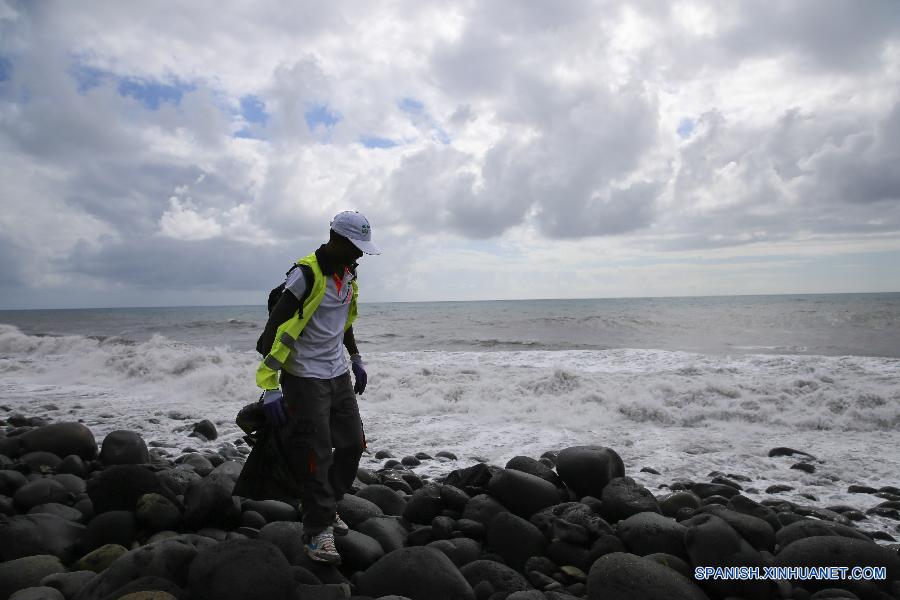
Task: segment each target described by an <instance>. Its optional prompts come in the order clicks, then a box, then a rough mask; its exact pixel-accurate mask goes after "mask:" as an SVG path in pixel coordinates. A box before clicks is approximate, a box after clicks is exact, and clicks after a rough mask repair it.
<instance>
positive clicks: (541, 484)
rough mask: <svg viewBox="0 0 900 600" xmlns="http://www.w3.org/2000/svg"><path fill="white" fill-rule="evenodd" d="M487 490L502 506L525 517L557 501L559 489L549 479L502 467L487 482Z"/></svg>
mask: <svg viewBox="0 0 900 600" xmlns="http://www.w3.org/2000/svg"><path fill="white" fill-rule="evenodd" d="M488 492H489V493H490V494H491V495H492V496H494V498H496V499H497V500H498V501H499V502H500V503H501V504H502V505H503V506H505V507H507V508H509V510H511V511H512V512H514V513H515V514H517V515H518V516H520V517H524V518H526V519H528V518H530V517H531V515H533V514H534V513H536V512H537V511H539V510H541V509H544V508H547V507H548V506H553V505H555V504H558V503H559V500H560V498H559V491H558V489H557V487H556V486H554V485H553V484H552V483H550V482H549V481H547V480H545V479H542V478H540V477H538V476H536V475H530V474H528V473H525V472H523V471H516V470H514V469H503V470H502V471H500V472H499V473H497V474H495V475H494V476H493V477H492V478H491V480H490V482H489V483H488Z"/></svg>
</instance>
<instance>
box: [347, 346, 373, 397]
mask: <svg viewBox="0 0 900 600" xmlns="http://www.w3.org/2000/svg"><path fill="white" fill-rule="evenodd" d="M350 368H352V369H353V379H355V380H356V383H355V384H353V391H354V393H357V394H362V393H363V392H364V391H366V383H367V382H368V381H369V376H368V375H366V369H365V363H363V359H362V356H360V355H359V354H354V355H353V356H351V357H350Z"/></svg>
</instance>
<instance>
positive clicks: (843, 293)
mask: <svg viewBox="0 0 900 600" xmlns="http://www.w3.org/2000/svg"><path fill="white" fill-rule="evenodd" d="M880 294H900V290H898V291H879V292H785V293H776V294H702V295H690V294H688V295H667V296H602V297H600V296H587V297H577V298H493V299H469V300H379V301H371V302H365V304H440V303H460V302H549V301H560V300H562V301H567V302H571V301H584V300H667V299H684V298H758V297H763V296H867V295H868V296H875V295H880ZM228 306H242V307H243V306H257V305H256V304H159V305H151V306H65V307H54V308H0V312H21V311H38V310H48V311H49V310H125V309H152V308H223V307H228ZM258 306H259V307H260V308H263V307H264V306H265V304H263V303H260V304H259V305H258Z"/></svg>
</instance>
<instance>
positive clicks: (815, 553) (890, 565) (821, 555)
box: [774, 536, 900, 599]
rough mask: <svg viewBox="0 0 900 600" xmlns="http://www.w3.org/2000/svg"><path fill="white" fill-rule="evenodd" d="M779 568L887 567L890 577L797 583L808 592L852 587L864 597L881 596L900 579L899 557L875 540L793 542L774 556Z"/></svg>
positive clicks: (832, 538)
mask: <svg viewBox="0 0 900 600" xmlns="http://www.w3.org/2000/svg"><path fill="white" fill-rule="evenodd" d="M774 566H776V567H801V566H802V567H808V566H809V567H848V568H853V567H884V568H885V569H886V571H887V579H886V580H884V581H880V580H868V581H852V580H850V579H849V578H848V579H846V580H840V581H828V580H809V581H802V582H795V584H796V585H799V586H801V587H803V588H805V589H806V590H807V591H809V592H815V591H817V590H821V589H824V588H841V589H846V590H850V591H851V592H853V593H854V594H856V595H857V596H859V597H860V598H862V599H869V598H872V599H875V598H880V597H881V596H880V595H879V593H880V592H884V593H890V591H891V590H890V587H889V586H890V582H892V581H894V580H896V579H900V557H898V555H897V553H896V552H892V551H890V550H888V549H887V548H882V547H881V546H879V545H878V544H876V543H875V542H872V541H863V540H857V539H851V538H845V537H833V536H822V537H810V538H804V539H802V540H797V541H796V542H794V543H792V544H790V545H789V546H788V547H787V548H784V549H783V550H781V551H780V552H779V553H778V554H777V555H776V556H775V562H774Z"/></svg>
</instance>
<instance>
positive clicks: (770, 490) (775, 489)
mask: <svg viewBox="0 0 900 600" xmlns="http://www.w3.org/2000/svg"><path fill="white" fill-rule="evenodd" d="M793 489H794V488H793V487H791V486H789V485H784V484H780V483H779V484H776V485H770V486H769V487H767V488H766V493H767V494H777V493H779V492H790V491H791V490H793Z"/></svg>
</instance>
